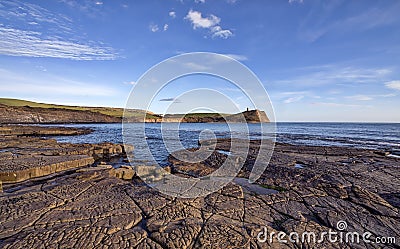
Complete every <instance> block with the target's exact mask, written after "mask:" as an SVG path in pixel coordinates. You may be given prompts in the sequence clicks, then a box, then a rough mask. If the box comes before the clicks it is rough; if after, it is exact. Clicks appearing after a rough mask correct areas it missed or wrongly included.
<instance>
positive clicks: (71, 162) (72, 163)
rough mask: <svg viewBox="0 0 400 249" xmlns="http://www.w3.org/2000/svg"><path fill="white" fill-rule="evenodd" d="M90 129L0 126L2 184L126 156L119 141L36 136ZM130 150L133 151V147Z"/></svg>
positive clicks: (72, 133)
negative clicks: (85, 141) (59, 140)
mask: <svg viewBox="0 0 400 249" xmlns="http://www.w3.org/2000/svg"><path fill="white" fill-rule="evenodd" d="M87 132H88V130H86V129H84V130H79V129H74V128H66V127H59V128H58V127H49V128H48V127H36V126H2V127H0V134H3V136H0V160H1V167H0V181H1V182H2V183H3V184H4V183H17V182H21V181H25V180H28V179H32V178H36V177H42V176H47V175H51V174H54V173H58V172H62V171H65V170H70V169H74V168H80V167H84V166H88V165H92V164H94V163H95V162H97V161H109V160H111V159H112V158H113V157H118V158H120V157H123V156H125V154H126V152H125V149H126V148H125V147H124V146H123V145H120V144H112V143H102V144H70V143H57V142H56V141H55V140H54V139H42V138H40V137H37V136H40V135H44V136H48V135H80V134H85V133H87ZM4 134H6V135H4ZM32 136H33V137H32ZM127 149H128V150H129V151H132V149H133V148H131V147H129V148H127Z"/></svg>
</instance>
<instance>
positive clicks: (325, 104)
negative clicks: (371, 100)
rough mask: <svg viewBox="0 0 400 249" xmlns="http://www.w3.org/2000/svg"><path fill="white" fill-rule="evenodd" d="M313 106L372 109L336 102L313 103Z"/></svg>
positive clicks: (365, 106) (369, 106) (368, 106)
mask: <svg viewBox="0 0 400 249" xmlns="http://www.w3.org/2000/svg"><path fill="white" fill-rule="evenodd" d="M311 105H316V106H327V107H354V108H355V107H364V108H371V107H372V106H371V105H354V104H344V103H335V102H313V103H311Z"/></svg>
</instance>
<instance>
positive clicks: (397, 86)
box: [385, 80, 400, 90]
mask: <svg viewBox="0 0 400 249" xmlns="http://www.w3.org/2000/svg"><path fill="white" fill-rule="evenodd" d="M385 86H386V87H387V88H389V89H393V90H400V80H393V81H389V82H386V83H385Z"/></svg>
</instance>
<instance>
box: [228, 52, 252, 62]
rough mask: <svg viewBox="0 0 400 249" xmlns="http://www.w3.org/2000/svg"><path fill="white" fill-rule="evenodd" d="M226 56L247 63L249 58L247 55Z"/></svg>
mask: <svg viewBox="0 0 400 249" xmlns="http://www.w3.org/2000/svg"><path fill="white" fill-rule="evenodd" d="M225 55H226V56H229V57H231V58H232V59H235V60H238V61H247V60H248V58H247V56H245V55H242V54H225Z"/></svg>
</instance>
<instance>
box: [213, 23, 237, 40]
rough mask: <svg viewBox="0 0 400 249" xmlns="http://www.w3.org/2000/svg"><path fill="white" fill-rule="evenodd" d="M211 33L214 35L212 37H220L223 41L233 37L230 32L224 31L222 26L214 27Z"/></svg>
mask: <svg viewBox="0 0 400 249" xmlns="http://www.w3.org/2000/svg"><path fill="white" fill-rule="evenodd" d="M211 32H212V33H213V34H212V37H220V38H223V39H227V38H229V37H231V36H232V35H233V34H232V32H231V31H230V30H228V29H222V28H221V27H220V26H215V27H212V28H211Z"/></svg>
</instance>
